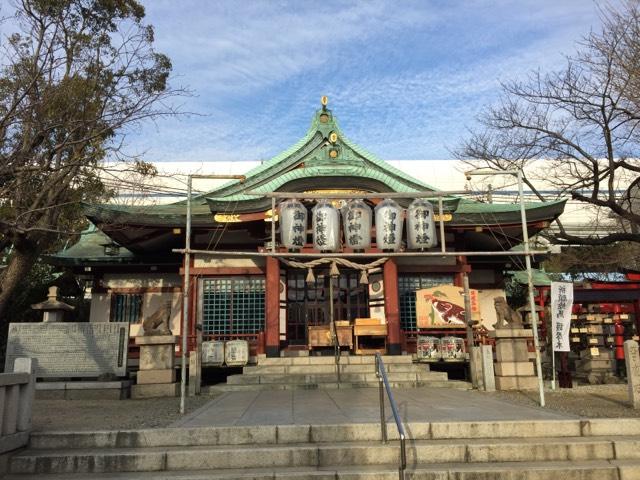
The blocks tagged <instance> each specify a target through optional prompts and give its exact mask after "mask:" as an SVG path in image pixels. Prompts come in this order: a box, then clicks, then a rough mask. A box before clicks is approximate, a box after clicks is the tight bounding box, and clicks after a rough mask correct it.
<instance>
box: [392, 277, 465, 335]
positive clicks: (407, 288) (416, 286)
mask: <svg viewBox="0 0 640 480" xmlns="http://www.w3.org/2000/svg"><path fill="white" fill-rule="evenodd" d="M452 283H453V275H439V274H432V273H420V274H400V275H399V276H398V295H399V303H400V328H401V329H402V330H405V331H407V330H409V331H411V330H417V327H416V295H415V291H416V290H420V289H421V288H431V287H435V286H438V285H443V284H452Z"/></svg>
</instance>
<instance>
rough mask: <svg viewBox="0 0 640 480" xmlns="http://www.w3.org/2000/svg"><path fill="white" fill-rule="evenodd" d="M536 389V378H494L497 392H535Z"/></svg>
mask: <svg viewBox="0 0 640 480" xmlns="http://www.w3.org/2000/svg"><path fill="white" fill-rule="evenodd" d="M537 388H538V377H525V376H522V377H515V376H514V377H499V376H496V389H497V390H535V389H537Z"/></svg>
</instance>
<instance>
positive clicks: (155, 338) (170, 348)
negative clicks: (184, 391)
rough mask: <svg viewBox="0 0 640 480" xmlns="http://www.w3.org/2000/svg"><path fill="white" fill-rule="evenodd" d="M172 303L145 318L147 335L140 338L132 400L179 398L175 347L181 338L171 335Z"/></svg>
mask: <svg viewBox="0 0 640 480" xmlns="http://www.w3.org/2000/svg"><path fill="white" fill-rule="evenodd" d="M170 318H171V302H170V301H167V302H165V303H164V304H163V305H162V307H160V308H159V309H158V310H156V311H155V312H154V313H153V314H152V315H151V316H149V317H147V318H145V319H144V321H143V322H142V328H143V330H144V334H143V335H141V336H137V337H136V345H139V346H140V365H139V366H138V376H137V381H136V383H137V384H136V385H134V386H133V387H132V388H131V397H132V398H149V397H175V396H176V395H177V394H178V388H179V385H178V384H177V383H175V382H176V371H175V369H174V364H175V347H176V342H177V337H176V336H175V335H173V334H172V333H171V329H170V328H169V320H170Z"/></svg>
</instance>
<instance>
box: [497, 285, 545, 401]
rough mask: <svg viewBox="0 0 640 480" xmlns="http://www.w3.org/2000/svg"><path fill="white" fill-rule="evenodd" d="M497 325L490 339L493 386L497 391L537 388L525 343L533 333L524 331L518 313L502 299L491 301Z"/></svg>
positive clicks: (528, 330) (529, 330)
mask: <svg viewBox="0 0 640 480" xmlns="http://www.w3.org/2000/svg"><path fill="white" fill-rule="evenodd" d="M494 304H495V309H496V316H497V318H498V321H497V323H496V326H495V330H494V331H493V332H491V333H490V334H489V335H490V336H492V337H494V338H495V339H496V364H495V375H496V376H495V379H496V382H495V386H496V389H497V390H531V389H535V388H538V379H537V378H536V376H535V375H534V369H533V363H531V362H530V361H529V349H528V348H527V340H528V339H530V338H532V337H533V331H532V330H531V329H528V328H524V326H523V325H522V320H521V318H520V315H518V313H517V312H514V311H513V310H512V309H511V308H510V307H509V305H507V301H506V299H505V298H504V297H498V298H496V299H495V300H494Z"/></svg>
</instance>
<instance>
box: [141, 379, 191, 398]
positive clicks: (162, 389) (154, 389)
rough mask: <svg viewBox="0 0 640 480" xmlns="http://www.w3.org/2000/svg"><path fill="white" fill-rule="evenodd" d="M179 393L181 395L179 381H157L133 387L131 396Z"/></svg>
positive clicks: (169, 395)
mask: <svg viewBox="0 0 640 480" xmlns="http://www.w3.org/2000/svg"><path fill="white" fill-rule="evenodd" d="M178 395H180V385H179V384H178V383H156V384H149V385H133V386H132V387H131V398H155V397H177V396H178Z"/></svg>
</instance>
